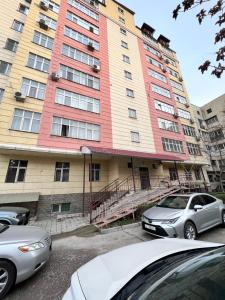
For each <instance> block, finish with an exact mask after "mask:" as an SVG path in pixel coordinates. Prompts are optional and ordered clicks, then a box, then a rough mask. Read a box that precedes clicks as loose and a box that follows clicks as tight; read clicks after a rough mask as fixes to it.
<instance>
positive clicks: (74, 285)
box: [63, 239, 225, 300]
mask: <svg viewBox="0 0 225 300" xmlns="http://www.w3.org/2000/svg"><path fill="white" fill-rule="evenodd" d="M224 266H225V246H221V245H218V244H212V243H206V242H199V241H188V240H184V239H156V240H153V241H150V242H144V243H139V244H135V245H130V246H127V247H123V248H120V249H117V250H114V251H112V252H109V253H107V254H104V255H101V256H98V257H96V258H95V259H93V260H91V261H90V262H89V263H87V264H86V265H84V266H82V267H81V268H80V269H78V270H77V271H76V272H75V273H74V274H73V275H72V279H71V285H70V288H69V289H68V290H67V292H66V294H65V295H64V297H63V300H96V299H97V300H109V299H110V300H127V299H129V300H140V299H141V300H158V299H160V300H177V299H195V300H202V299H204V300H212V299H216V300H219V299H221V300H222V299H224V295H225V268H224Z"/></svg>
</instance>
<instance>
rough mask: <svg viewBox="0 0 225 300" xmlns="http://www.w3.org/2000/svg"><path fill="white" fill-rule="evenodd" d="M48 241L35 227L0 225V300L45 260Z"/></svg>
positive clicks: (43, 233) (49, 247)
mask: <svg viewBox="0 0 225 300" xmlns="http://www.w3.org/2000/svg"><path fill="white" fill-rule="evenodd" d="M50 249H51V238H50V236H49V234H48V233H47V232H45V231H44V230H42V229H41V228H39V227H35V226H13V225H11V226H9V225H3V224H0V299H3V297H4V296H5V295H6V294H7V293H8V291H9V290H10V288H11V287H12V286H13V285H14V284H17V283H19V282H21V281H23V280H25V279H27V278H29V277H30V276H32V275H33V274H34V273H36V272H37V271H38V270H39V269H40V268H41V267H42V266H43V265H44V264H45V263H46V262H47V260H48V259H49V254H50Z"/></svg>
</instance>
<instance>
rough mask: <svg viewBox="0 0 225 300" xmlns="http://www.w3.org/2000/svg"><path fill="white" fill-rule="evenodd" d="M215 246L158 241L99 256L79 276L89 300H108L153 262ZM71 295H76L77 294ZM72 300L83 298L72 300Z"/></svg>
mask: <svg viewBox="0 0 225 300" xmlns="http://www.w3.org/2000/svg"><path fill="white" fill-rule="evenodd" d="M216 246H220V244H214V243H206V242H199V241H190V240H182V239H157V240H153V241H150V242H144V243H139V244H134V245H131V246H127V247H123V248H120V249H117V250H114V251H112V252H109V253H107V254H104V255H101V256H98V257H96V258H95V259H93V260H92V261H90V262H89V263H87V264H86V265H84V266H82V267H81V268H80V269H78V271H77V275H78V279H79V282H80V285H81V289H82V291H83V293H84V296H85V298H86V299H87V300H96V299H98V300H109V299H111V298H112V297H113V296H114V295H115V294H116V293H117V292H118V291H119V290H120V289H121V288H122V287H123V286H124V285H125V284H126V283H127V282H128V281H129V280H130V279H131V278H132V277H134V276H135V275H136V274H137V273H138V272H140V271H141V270H142V269H143V268H145V267H146V266H148V265H149V264H151V263H153V262H154V261H156V260H158V259H160V258H162V257H164V256H167V255H170V254H172V253H178V252H180V251H184V250H190V249H198V248H207V247H216ZM71 289H73V286H71ZM72 294H76V291H73V293H72ZM66 299H69V298H66ZM72 299H73V300H75V299H80V298H76V297H75V298H74V297H72V298H71V300H72Z"/></svg>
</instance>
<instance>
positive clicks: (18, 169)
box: [5, 159, 28, 183]
mask: <svg viewBox="0 0 225 300" xmlns="http://www.w3.org/2000/svg"><path fill="white" fill-rule="evenodd" d="M27 164H28V161H27V160H13V159H10V161H9V166H8V171H7V175H6V179H5V182H8V183H16V182H24V181H25V175H26V170H27Z"/></svg>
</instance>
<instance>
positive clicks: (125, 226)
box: [100, 222, 141, 234]
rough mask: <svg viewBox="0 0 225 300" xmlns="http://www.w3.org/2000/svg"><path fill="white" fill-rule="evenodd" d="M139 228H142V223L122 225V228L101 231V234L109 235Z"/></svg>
mask: <svg viewBox="0 0 225 300" xmlns="http://www.w3.org/2000/svg"><path fill="white" fill-rule="evenodd" d="M139 226H141V222H138V223H133V224H128V225H122V226H116V227H112V228H107V229H101V230H100V233H101V234H108V233H112V232H117V231H121V230H124V229H131V228H136V227H139Z"/></svg>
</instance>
